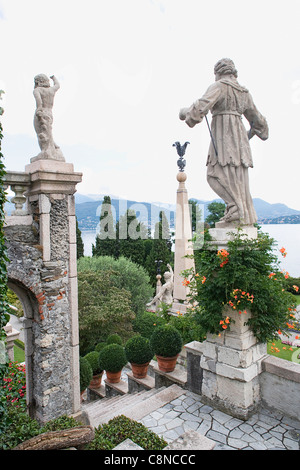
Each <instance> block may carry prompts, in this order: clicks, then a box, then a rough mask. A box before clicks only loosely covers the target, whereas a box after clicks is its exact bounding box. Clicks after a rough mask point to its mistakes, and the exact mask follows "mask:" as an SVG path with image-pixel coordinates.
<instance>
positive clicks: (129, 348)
mask: <svg viewBox="0 0 300 470" xmlns="http://www.w3.org/2000/svg"><path fill="white" fill-rule="evenodd" d="M125 353H126V356H127V359H128V361H129V362H130V364H131V370H132V373H133V376H134V377H136V378H138V379H143V378H145V377H146V375H147V371H148V365H149V363H150V361H151V359H152V358H153V355H154V353H153V350H152V348H151V346H150V341H149V339H147V338H144V337H143V336H140V335H136V336H133V337H132V338H130V339H129V340H128V341H127V343H126V344H125Z"/></svg>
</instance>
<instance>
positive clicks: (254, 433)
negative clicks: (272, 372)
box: [140, 391, 300, 450]
mask: <svg viewBox="0 0 300 470" xmlns="http://www.w3.org/2000/svg"><path fill="white" fill-rule="evenodd" d="M140 422H142V423H143V424H144V425H145V426H146V427H147V428H148V429H150V430H151V431H153V432H155V433H156V434H158V435H159V436H163V437H164V439H165V440H166V441H167V442H168V443H170V442H172V441H173V440H174V439H177V437H178V436H180V435H182V434H183V433H184V432H186V431H187V430H189V429H192V430H195V431H197V432H199V433H200V434H202V435H204V436H206V437H208V438H209V439H212V440H213V441H215V442H216V446H215V447H214V450H239V449H241V450H278V449H280V450H299V449H300V447H299V439H300V423H299V421H294V420H292V419H290V418H287V417H285V416H283V415H281V414H280V413H276V412H270V411H269V410H264V409H262V410H261V411H259V412H258V413H257V414H255V415H253V416H252V417H251V418H250V419H248V420H247V421H242V420H240V419H236V418H233V417H232V416H230V415H228V414H226V413H223V412H221V411H218V410H215V409H213V408H211V407H210V406H208V405H205V404H203V403H201V401H200V399H199V396H198V395H197V394H194V393H192V392H189V391H185V393H184V395H182V396H181V397H179V398H177V399H175V400H173V401H172V402H170V403H168V404H167V405H165V406H163V407H162V408H159V409H158V410H156V411H154V412H153V413H150V414H149V415H147V416H145V417H144V418H143V419H141V420H140Z"/></svg>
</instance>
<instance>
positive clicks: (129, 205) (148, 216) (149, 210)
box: [75, 198, 175, 230]
mask: <svg viewBox="0 0 300 470" xmlns="http://www.w3.org/2000/svg"><path fill="white" fill-rule="evenodd" d="M77 200H80V198H78V199H77ZM102 201H103V198H101V199H100V200H97V201H92V200H89V201H87V202H81V203H75V207H76V216H77V220H78V227H79V229H80V230H96V228H97V226H98V224H99V218H100V213H101V206H102ZM111 205H112V211H113V217H114V221H117V220H119V217H120V216H121V215H124V214H125V212H126V211H127V209H132V210H134V211H135V213H136V215H137V218H138V219H139V221H140V222H143V223H144V224H145V225H146V227H149V228H151V227H154V225H155V223H156V222H157V221H158V220H159V212H160V211H164V213H165V215H166V217H167V219H168V222H169V225H170V227H174V221H175V211H174V210H170V209H167V208H166V207H165V206H164V205H163V204H162V205H159V203H155V204H153V203H150V202H137V201H127V200H126V199H114V198H111Z"/></svg>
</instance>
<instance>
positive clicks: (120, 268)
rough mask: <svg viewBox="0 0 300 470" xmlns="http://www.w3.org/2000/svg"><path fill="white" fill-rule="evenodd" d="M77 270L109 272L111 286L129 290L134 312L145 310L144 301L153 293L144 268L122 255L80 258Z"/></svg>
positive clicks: (147, 300)
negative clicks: (116, 256)
mask: <svg viewBox="0 0 300 470" xmlns="http://www.w3.org/2000/svg"><path fill="white" fill-rule="evenodd" d="M77 270H78V273H80V272H86V271H92V272H96V273H100V275H102V274H103V275H105V273H106V272H109V273H110V282H111V285H112V286H115V287H117V288H119V289H125V290H126V291H128V292H130V305H131V308H132V310H133V311H134V313H135V314H138V313H140V312H143V311H144V310H145V305H146V303H147V302H149V300H150V298H151V297H152V295H153V288H152V287H151V285H150V279H149V275H148V273H147V271H146V269H145V268H144V267H143V266H139V265H138V264H136V263H133V262H132V261H131V260H129V259H128V258H124V257H123V256H122V257H120V258H118V259H114V258H113V257H112V256H95V257H84V258H80V259H79V260H78V263H77Z"/></svg>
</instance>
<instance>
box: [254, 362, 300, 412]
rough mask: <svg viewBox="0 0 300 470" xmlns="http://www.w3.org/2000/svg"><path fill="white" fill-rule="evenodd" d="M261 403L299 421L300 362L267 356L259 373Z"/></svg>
mask: <svg viewBox="0 0 300 470" xmlns="http://www.w3.org/2000/svg"><path fill="white" fill-rule="evenodd" d="M260 390H261V399H262V403H263V404H264V405H265V406H267V407H269V408H272V409H275V410H277V411H279V412H281V413H283V414H285V415H287V416H290V417H292V418H295V419H297V420H299V421H300V406H299V402H300V364H296V363H294V362H290V361H285V360H284V359H280V358H277V357H274V356H269V357H268V358H267V359H265V360H264V361H263V372H262V374H261V375H260Z"/></svg>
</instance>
